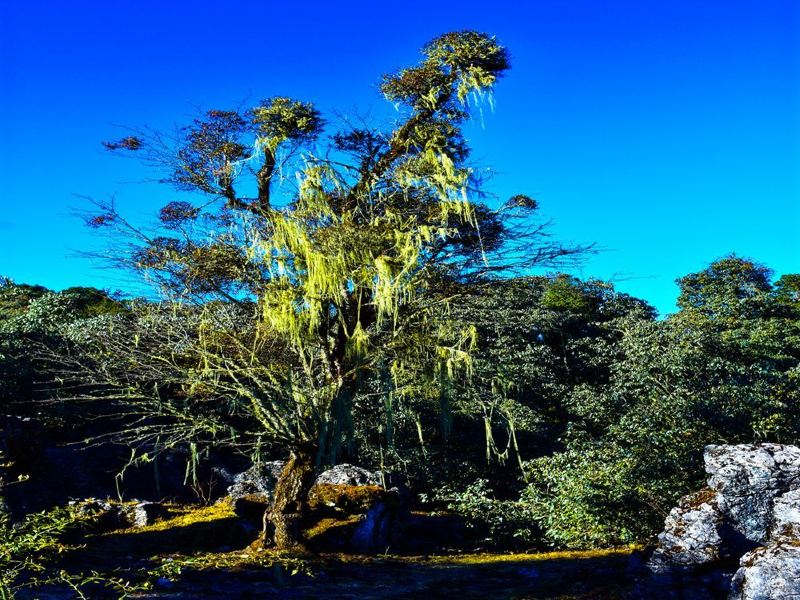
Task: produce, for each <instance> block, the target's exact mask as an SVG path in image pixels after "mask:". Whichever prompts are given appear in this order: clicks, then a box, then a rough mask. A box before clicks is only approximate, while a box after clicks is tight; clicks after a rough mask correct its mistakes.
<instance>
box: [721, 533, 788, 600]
mask: <svg viewBox="0 0 800 600" xmlns="http://www.w3.org/2000/svg"><path fill="white" fill-rule="evenodd" d="M740 565H741V567H740V569H739V570H738V571H736V574H735V575H734V576H733V581H732V582H731V592H730V595H729V596H728V599H729V600H800V543H798V542H797V541H794V542H774V543H772V544H770V545H768V546H765V547H762V548H756V549H755V550H753V551H751V552H748V553H747V554H745V555H744V556H743V557H742V559H741V561H740Z"/></svg>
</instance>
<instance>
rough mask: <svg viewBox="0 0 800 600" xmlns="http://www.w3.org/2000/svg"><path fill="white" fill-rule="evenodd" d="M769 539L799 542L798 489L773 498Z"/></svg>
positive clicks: (799, 497)
mask: <svg viewBox="0 0 800 600" xmlns="http://www.w3.org/2000/svg"><path fill="white" fill-rule="evenodd" d="M770 539H772V540H775V541H780V540H792V539H794V540H800V489H795V490H790V491H788V492H786V493H785V494H783V495H781V496H778V497H777V498H775V502H774V503H773V507H772V523H771V528H770Z"/></svg>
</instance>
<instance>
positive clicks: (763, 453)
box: [648, 444, 800, 600]
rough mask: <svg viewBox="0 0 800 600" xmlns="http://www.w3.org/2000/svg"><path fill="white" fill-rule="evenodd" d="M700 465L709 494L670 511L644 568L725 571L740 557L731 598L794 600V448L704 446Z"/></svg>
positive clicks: (797, 460)
mask: <svg viewBox="0 0 800 600" xmlns="http://www.w3.org/2000/svg"><path fill="white" fill-rule="evenodd" d="M704 459H705V467H706V472H707V473H708V475H709V478H708V488H706V489H704V490H702V491H701V492H698V493H696V494H691V495H689V496H686V497H685V498H683V499H682V500H681V501H680V503H679V505H678V506H677V507H676V508H674V509H673V510H672V511H671V512H670V514H669V516H668V517H667V519H666V521H665V524H664V531H663V532H662V533H661V534H660V535H659V536H658V541H659V543H658V547H657V548H656V550H655V552H654V553H653V555H652V557H651V559H650V561H649V565H648V566H649V567H650V569H651V570H652V571H654V572H655V573H658V574H666V573H670V572H673V573H674V572H688V571H697V570H703V569H709V568H714V567H717V568H722V569H724V568H726V567H728V566H729V565H731V563H733V561H734V560H735V559H736V558H739V561H738V566H739V569H738V570H737V571H736V573H735V575H734V576H733V580H732V582H731V595H730V596H729V598H730V599H731V600H772V599H776V600H777V599H779V598H780V599H784V598H790V599H796V600H800V448H798V447H796V446H787V445H781V444H760V445H753V444H739V445H735V446H723V445H720V446H708V447H706V449H705V454H704ZM733 568H735V563H734V566H733ZM731 570H733V569H731Z"/></svg>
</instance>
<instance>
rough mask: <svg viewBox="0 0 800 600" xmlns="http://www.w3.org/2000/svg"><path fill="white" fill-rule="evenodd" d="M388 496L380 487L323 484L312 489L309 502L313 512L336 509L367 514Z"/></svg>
mask: <svg viewBox="0 0 800 600" xmlns="http://www.w3.org/2000/svg"><path fill="white" fill-rule="evenodd" d="M386 496H387V493H386V491H385V490H384V489H383V488H382V487H380V486H378V485H337V484H332V483H322V484H318V485H315V486H314V487H313V488H312V489H311V493H310V494H309V496H308V502H309V507H310V508H311V510H318V509H325V508H334V507H335V508H337V509H340V510H343V511H345V512H365V511H367V510H369V508H370V507H372V506H373V505H374V504H375V503H376V502H378V501H379V500H383V499H384V498H386Z"/></svg>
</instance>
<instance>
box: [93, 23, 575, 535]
mask: <svg viewBox="0 0 800 600" xmlns="http://www.w3.org/2000/svg"><path fill="white" fill-rule="evenodd" d="M422 54H423V58H422V60H421V62H420V63H419V64H417V65H416V66H413V67H409V68H406V69H402V70H400V71H398V72H396V73H392V74H390V75H387V76H385V77H384V78H383V80H382V83H381V91H382V93H383V95H384V96H385V97H386V98H387V99H388V100H389V101H391V102H392V103H394V104H395V105H396V106H397V107H398V109H399V119H398V120H397V122H396V123H395V124H394V125H393V126H392V127H390V128H388V129H385V128H381V127H378V126H370V125H359V126H352V125H350V124H348V123H346V122H345V123H344V124H343V126H342V127H341V128H340V129H339V130H338V131H335V132H334V133H333V134H332V135H330V136H328V137H326V138H324V139H322V134H323V127H324V124H325V123H324V121H323V119H322V116H321V115H320V114H319V113H318V111H317V110H316V109H315V108H314V107H313V106H312V105H311V104H308V103H305V102H300V101H297V100H293V99H289V98H285V97H274V98H271V99H268V100H265V101H264V102H262V103H260V104H259V105H258V106H256V107H255V108H252V109H251V110H248V111H244V112H241V111H227V110H226V111H219V110H215V111H209V112H207V113H206V114H205V115H203V116H202V117H200V118H198V119H196V120H195V121H194V122H193V123H191V124H190V125H189V126H188V127H186V128H183V129H181V130H179V131H178V132H177V133H176V134H175V135H174V136H166V135H163V134H160V133H157V132H153V131H137V132H134V134H132V135H129V136H128V137H126V138H124V139H122V140H119V141H116V142H107V143H106V146H107V147H108V148H109V149H111V150H115V151H121V152H124V153H129V154H133V155H138V156H140V157H144V159H145V161H146V162H147V163H149V164H151V165H153V166H155V167H156V168H160V169H162V180H163V181H165V182H168V183H170V184H173V185H174V186H176V187H177V188H178V189H180V190H184V191H188V192H191V193H192V195H191V196H190V199H191V201H187V202H184V201H180V202H171V203H169V204H167V205H166V206H164V208H163V209H162V210H161V212H160V215H159V217H160V221H161V226H160V228H158V230H156V231H152V230H145V229H141V228H138V227H135V226H133V225H132V224H131V223H130V222H129V221H127V220H125V218H124V217H123V216H122V215H121V214H120V213H119V212H117V210H116V209H115V207H114V206H113V204H112V203H101V204H100V207H99V208H100V210H99V211H98V212H97V213H96V214H94V215H93V216H92V217H91V219H90V224H92V225H95V226H109V227H110V228H111V230H112V231H116V232H118V233H121V234H123V235H124V239H125V245H124V246H121V245H117V246H116V248H115V253H114V257H115V259H116V260H118V261H120V262H121V263H123V264H124V265H125V266H128V267H132V268H134V269H135V270H136V271H137V272H139V273H143V274H145V275H146V276H147V277H148V279H150V280H151V281H154V282H156V283H157V284H159V285H160V288H161V290H162V291H163V292H164V293H165V298H169V300H170V302H171V303H172V308H169V309H165V308H164V307H163V306H161V307H156V308H154V307H152V306H150V307H146V308H147V311H148V312H147V315H145V316H144V317H140V318H139V319H138V320H135V322H136V323H138V325H136V326H135V327H133V328H127V329H126V328H125V327H120V325H119V321H120V319H121V317H118V318H116V319H110V321H114V322H115V323H116V324H114V325H109V326H108V327H106V328H105V329H104V328H103V326H102V324H101V326H100V327H98V331H100V330H102V334H100V333H98V335H97V336H95V337H92V339H91V342H86V340H85V337H84V342H85V343H86V344H87V346H91V347H93V348H97V347H100V348H103V350H102V351H100V352H96V353H95V355H94V356H95V358H94V361H95V362H94V363H93V368H94V369H95V375H94V377H95V378H96V379H97V381H95V382H92V383H101V384H102V386H101V387H100V388H97V387H96V386H95V388H94V393H97V391H96V390H97V389H100V390H101V391H102V393H104V394H106V395H114V396H116V397H120V398H124V399H126V401H127V402H128V403H129V404H130V405H133V406H138V407H140V409H139V410H141V407H148V408H147V410H148V411H150V413H151V414H152V415H158V416H159V418H158V419H155V420H153V419H150V420H147V421H146V422H142V423H141V425H140V427H139V428H137V429H135V430H131V431H138V432H140V433H142V435H150V436H154V435H157V436H158V439H159V440H160V442H161V443H162V444H164V440H165V438H169V436H171V435H172V436H174V438H175V440H174V441H175V442H177V441H179V440H187V439H188V438H189V437H190V435H196V434H197V432H198V431H199V430H201V429H203V428H204V425H203V423H206V424H207V427H206V429H207V430H213V431H215V432H217V433H218V432H219V431H220V430H221V427H222V425H220V423H221V422H222V421H224V420H225V419H229V420H236V422H237V423H247V424H248V425H247V426H246V428H249V429H248V431H250V433H251V434H252V435H251V438H252V439H253V440H255V442H254V443H255V444H256V445H258V444H260V443H262V442H271V443H276V442H277V443H279V444H281V445H282V446H283V447H285V448H286V449H287V450H288V453H289V460H288V461H287V464H286V467H285V469H284V471H283V473H282V475H281V477H280V479H279V481H278V484H277V488H276V492H275V501H274V506H273V507H272V509H271V511H270V512H269V514H268V516H267V518H266V519H265V523H266V529H265V535H266V536H267V537H272V538H274V541H275V543H276V544H277V545H278V546H279V547H282V548H287V547H293V546H297V545H300V544H302V535H301V523H302V521H303V515H304V507H305V498H306V495H307V492H308V490H309V488H310V486H311V484H312V481H313V472H314V468H315V464H319V463H320V462H324V461H326V460H333V459H335V452H336V449H337V448H338V447H339V446H340V444H341V442H342V441H343V440H346V438H347V436H348V432H349V428H350V425H349V423H351V417H350V415H351V412H352V410H353V408H354V406H358V403H357V402H356V400H357V399H360V400H359V402H363V401H370V400H372V401H376V402H380V403H383V406H384V407H385V408H386V412H387V414H390V413H391V407H392V403H396V402H399V401H402V400H403V399H406V400H407V401H409V402H413V401H423V400H424V399H426V398H432V397H434V396H436V397H437V401H441V398H439V396H440V395H442V394H443V392H442V390H444V389H449V386H445V385H442V384H443V382H445V381H450V382H452V381H454V380H455V379H457V378H458V377H459V374H465V373H468V372H469V368H470V350H471V348H472V347H473V346H474V344H475V343H476V339H475V331H474V328H472V327H470V326H468V325H467V326H464V325H461V326H455V325H454V320H452V319H451V318H450V317H449V316H448V314H449V306H450V305H451V304H452V303H453V302H454V301H456V299H457V298H458V297H459V296H460V295H461V294H462V293H463V292H464V290H465V289H466V288H468V287H471V286H472V287H474V286H480V285H489V284H490V282H491V281H492V280H493V279H496V278H497V277H499V276H503V275H507V274H509V273H518V272H521V271H526V270H529V269H530V268H532V267H535V266H539V267H541V266H552V265H559V264H563V263H564V262H566V261H570V260H573V259H575V258H576V257H577V256H579V255H580V253H581V252H582V251H584V250H585V249H583V248H577V247H565V246H563V245H561V244H559V243H556V242H553V241H552V240H551V239H550V238H549V237H548V234H547V228H546V223H543V222H541V221H538V220H537V219H536V215H535V212H536V209H537V206H536V202H535V201H533V200H532V199H531V198H529V197H527V196H523V195H519V196H515V197H513V198H512V199H510V200H509V201H508V202H506V203H505V204H504V205H503V206H502V207H500V208H497V209H493V208H490V207H489V206H487V205H486V204H484V203H482V202H481V201H480V199H481V198H482V197H483V195H482V193H481V189H480V183H481V182H480V181H479V178H478V177H477V176H476V173H475V171H474V170H473V169H472V168H471V167H470V164H469V147H468V144H467V141H466V140H465V138H464V136H463V133H462V127H463V125H464V124H465V123H466V122H467V120H468V119H469V117H470V111H471V110H472V109H473V108H474V107H475V106H477V105H478V104H480V103H481V102H483V101H484V100H485V99H486V97H487V96H488V94H490V93H491V91H492V89H493V87H494V85H495V83H496V82H497V80H498V78H499V77H500V76H501V75H502V74H503V73H504V72H505V71H506V70H507V69H508V68H509V55H508V52H507V50H506V49H505V48H504V47H502V46H501V45H499V44H498V43H497V42H496V41H495V39H494V38H493V37H491V36H488V35H485V34H482V33H477V32H474V31H463V32H456V33H448V34H445V35H442V36H440V37H438V38H436V39H434V40H433V41H431V42H430V43H428V44H427V45H426V46H425V47H424V48H423V51H422ZM123 247H124V248H127V251H126V252H120V251H119V250H120V248H123ZM128 322H129V323H130V322H131V321H130V320H129V321H128ZM142 323H144V325H142ZM82 335H84V336H85V333H82ZM98 340H101V341H102V342H103V343H102V344H100V345H99V346H98V344H97V342H98ZM104 344H105V345H104ZM109 350H111V351H109ZM98 373H99V375H98ZM445 395H446V394H445ZM201 417H202V418H201ZM170 419H172V420H173V421H174V422H178V423H183V424H184V426H176V425H174V424H173V422H172V421H170ZM204 419H205V420H204ZM187 422H190V423H191V426H190V427H187V426H185V424H186V423H187ZM237 435H238V433H237ZM269 529H271V530H272V532H271V535H270V531H269Z"/></svg>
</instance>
